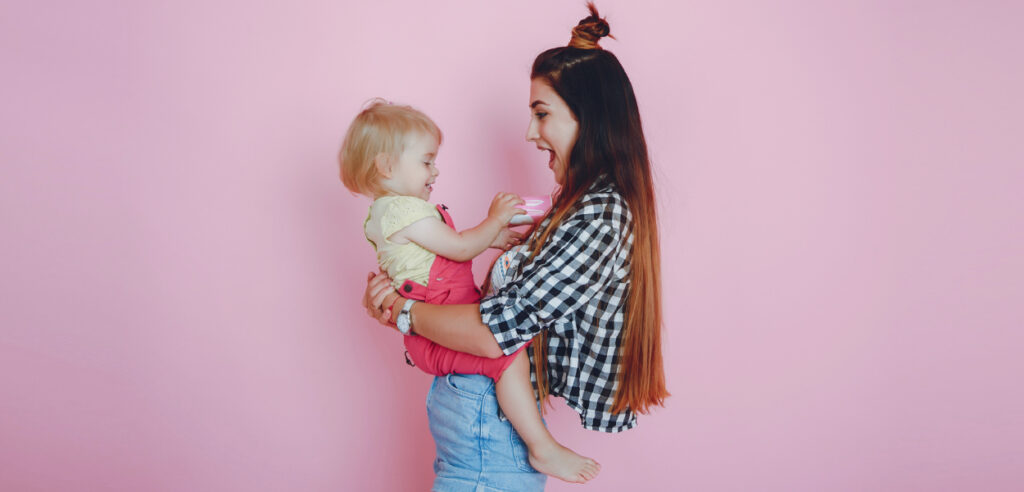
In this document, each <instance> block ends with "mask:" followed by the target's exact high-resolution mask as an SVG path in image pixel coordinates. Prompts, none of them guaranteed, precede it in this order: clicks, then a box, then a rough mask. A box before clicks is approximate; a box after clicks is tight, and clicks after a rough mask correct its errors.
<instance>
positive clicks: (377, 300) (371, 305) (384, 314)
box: [363, 272, 402, 330]
mask: <svg viewBox="0 0 1024 492" xmlns="http://www.w3.org/2000/svg"><path fill="white" fill-rule="evenodd" d="M401 298H402V296H401V295H399V294H398V291H396V290H395V289H394V287H391V277H389V276H388V274H387V273H386V272H380V273H376V274H375V273H373V272H370V273H369V274H368V275H367V276H366V292H364V293H363V307H364V308H366V314H367V315H369V316H370V317H371V318H373V319H376V320H377V321H379V322H380V324H382V325H384V326H390V327H392V328H395V329H396V330H397V329H398V328H397V327H396V326H395V325H394V324H393V323H392V322H391V310H392V308H393V307H394V304H395V302H397V301H398V300H399V299H401Z"/></svg>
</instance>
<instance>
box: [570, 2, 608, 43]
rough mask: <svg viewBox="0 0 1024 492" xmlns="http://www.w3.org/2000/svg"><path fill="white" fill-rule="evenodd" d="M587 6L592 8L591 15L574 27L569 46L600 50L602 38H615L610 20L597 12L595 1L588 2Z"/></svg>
mask: <svg viewBox="0 0 1024 492" xmlns="http://www.w3.org/2000/svg"><path fill="white" fill-rule="evenodd" d="M587 8H588V9H590V15H589V16H587V17H584V18H583V20H581V21H580V22H579V24H577V25H576V27H574V28H572V39H570V40H569V46H571V47H573V48H580V49H584V50H599V49H601V46H599V45H598V44H597V42H598V41H600V39H601V38H603V37H605V36H609V37H611V38H612V39H615V38H614V36H612V35H611V28H610V27H608V22H607V21H605V20H604V19H602V18H601V16H600V14H598V13H597V7H595V6H594V2H587Z"/></svg>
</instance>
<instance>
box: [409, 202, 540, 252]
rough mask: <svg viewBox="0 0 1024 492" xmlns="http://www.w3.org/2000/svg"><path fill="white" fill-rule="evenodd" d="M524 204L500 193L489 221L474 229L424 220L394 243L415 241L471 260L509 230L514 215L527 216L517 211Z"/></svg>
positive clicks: (434, 249) (434, 220) (488, 215)
mask: <svg viewBox="0 0 1024 492" xmlns="http://www.w3.org/2000/svg"><path fill="white" fill-rule="evenodd" d="M522 203H523V201H522V200H520V199H519V197H518V196H516V195H514V194H512V193H498V194H497V195H495V196H494V200H493V201H491V208H490V209H489V210H488V211H487V218H486V219H484V221H483V222H481V223H480V224H479V225H477V226H476V227H474V228H472V229H466V230H464V231H462V232H456V231H455V230H453V229H452V228H450V227H448V226H447V225H445V223H444V222H442V221H441V220H438V219H424V220H420V221H417V222H413V223H412V224H410V225H409V226H408V227H406V228H404V229H402V230H400V231H398V232H396V233H395V234H393V235H392V236H391V241H393V242H402V241H403V240H408V241H412V242H414V243H416V244H418V245H420V246H422V247H423V248H424V249H426V250H428V251H430V252H432V253H434V254H438V255H441V256H443V257H445V258H448V259H449V260H453V261H469V260H472V259H473V258H475V257H476V255H478V254H480V253H482V252H483V251H484V250H485V249H487V248H488V247H490V246H491V245H492V243H494V242H495V239H496V238H498V235H499V234H500V233H501V232H502V231H503V230H504V229H506V228H507V226H508V221H509V220H511V219H512V217H513V216H515V215H518V214H521V213H524V211H523V210H522V209H519V208H516V206H517V205H520V204H522Z"/></svg>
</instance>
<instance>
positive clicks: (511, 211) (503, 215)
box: [487, 193, 526, 225]
mask: <svg viewBox="0 0 1024 492" xmlns="http://www.w3.org/2000/svg"><path fill="white" fill-rule="evenodd" d="M522 204H523V200H522V199H520V198H519V196H518V195H516V194H515V193H498V194H497V195H494V200H492V201H491V208H490V210H488V211H487V217H489V218H491V219H494V220H497V221H498V222H499V223H500V224H501V225H505V224H508V221H510V220H512V217H514V216H516V215H519V214H525V213H526V211H525V210H523V209H521V208H516V206H517V205H522Z"/></svg>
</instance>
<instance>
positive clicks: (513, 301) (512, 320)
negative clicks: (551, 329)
mask: <svg viewBox="0 0 1024 492" xmlns="http://www.w3.org/2000/svg"><path fill="white" fill-rule="evenodd" d="M520 301H521V299H520V297H519V293H518V292H517V291H516V289H515V288H514V287H508V288H505V289H504V290H502V292H501V293H500V294H498V295H494V296H491V297H487V298H484V299H483V300H481V301H480V320H481V321H483V323H484V324H485V325H487V326H488V327H489V328H490V329H491V333H493V334H494V340H495V341H497V342H498V347H500V348H501V351H502V352H503V353H504V354H505V355H512V354H514V353H515V352H516V350H519V348H520V347H522V346H523V345H526V344H527V343H528V342H529V341H530V340H533V337H534V336H535V335H536V334H537V329H536V326H537V325H536V323H535V322H532V321H531V320H530V316H529V314H527V313H526V311H525V310H524V309H523V307H522V303H521V302H520Z"/></svg>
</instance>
